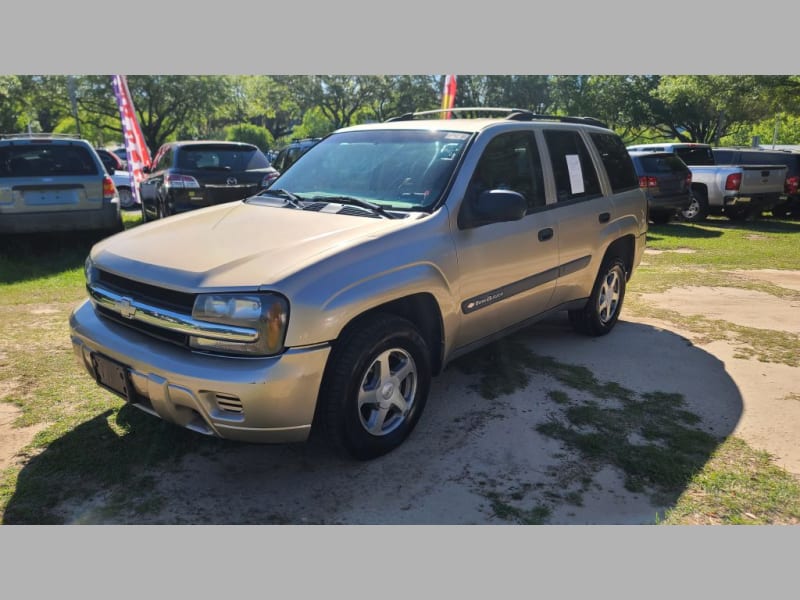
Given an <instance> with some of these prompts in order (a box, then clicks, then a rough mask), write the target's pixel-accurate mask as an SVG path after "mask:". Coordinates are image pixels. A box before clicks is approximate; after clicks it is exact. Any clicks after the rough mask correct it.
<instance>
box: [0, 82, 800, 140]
mask: <svg viewBox="0 0 800 600" xmlns="http://www.w3.org/2000/svg"><path fill="white" fill-rule="evenodd" d="M443 80H444V75H424V74H418V75H275V76H269V75H208V76H199V75H131V76H129V77H128V86H129V88H130V91H131V95H132V97H133V102H134V106H135V109H136V114H137V117H138V119H139V123H140V125H141V128H142V132H143V134H144V136H145V139H146V141H147V144H148V146H149V147H150V150H151V152H155V150H157V148H158V147H159V146H160V145H161V144H163V143H164V142H167V141H171V140H175V139H225V138H226V137H228V136H229V135H230V132H231V131H232V129H231V128H236V127H239V129H235V131H237V132H239V135H244V133H242V132H248V133H247V135H256V136H257V137H258V139H260V140H262V143H271V144H274V145H276V146H279V145H282V144H283V143H285V142H286V141H288V140H289V139H290V138H292V137H305V136H314V137H318V136H321V135H325V134H327V133H329V132H330V131H333V130H334V129H337V128H339V127H344V126H348V125H353V124H357V123H364V122H369V121H383V120H385V119H387V118H389V117H391V116H395V115H398V114H403V113H406V112H412V111H419V110H430V109H436V108H439V107H440V102H441V94H442V85H443ZM455 105H456V106H457V107H469V106H485V107H501V106H502V107H509V108H523V109H528V110H532V111H534V112H537V113H550V114H570V115H580V116H591V117H596V118H598V119H600V120H601V121H603V122H605V123H607V124H608V125H609V127H611V128H612V129H614V130H616V131H617V132H618V133H620V135H621V136H622V137H623V139H624V140H625V141H626V142H634V141H668V140H675V141H695V142H709V143H716V144H722V143H734V142H735V143H742V140H749V139H750V138H751V137H752V136H753V135H759V136H761V138H762V139H764V138H765V137H768V138H769V140H768V141H772V138H773V137H774V135H772V134H771V133H770V132H773V131H778V130H779V129H780V131H781V134H780V140H781V142H780V143H788V144H795V143H800V140H798V139H797V135H798V134H800V131H798V127H797V120H798V118H800V77H798V76H790V75H769V76H767V75H764V76H762V75H627V76H626V75H475V74H469V75H459V76H458V87H457V92H456V101H455ZM776 120H777V121H776ZM776 122H777V124H778V125H781V124H783V127H782V128H780V127H778V128H776ZM246 126H252V127H255V128H257V129H248V128H247V127H246ZM27 130H31V131H71V132H78V133H80V134H81V135H82V136H83V137H85V138H87V139H89V140H90V141H92V142H94V143H96V144H103V145H105V144H109V143H113V142H120V141H121V140H122V127H121V123H120V118H119V111H118V108H117V105H116V101H115V99H114V94H113V91H112V87H111V77H110V76H107V75H102V76H101V75H76V76H64V75H58V76H51V75H3V76H0V131H3V132H13V131H27ZM256 132H258V133H256Z"/></svg>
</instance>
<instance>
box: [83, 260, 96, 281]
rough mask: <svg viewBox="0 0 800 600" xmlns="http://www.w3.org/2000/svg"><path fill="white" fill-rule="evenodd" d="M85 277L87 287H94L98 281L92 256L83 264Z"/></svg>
mask: <svg viewBox="0 0 800 600" xmlns="http://www.w3.org/2000/svg"><path fill="white" fill-rule="evenodd" d="M83 275H84V277H86V285H92V284H93V283H94V282H95V281H96V280H97V269H96V268H95V266H94V263H93V262H92V258H91V257H90V256H87V257H86V261H85V262H84V263H83Z"/></svg>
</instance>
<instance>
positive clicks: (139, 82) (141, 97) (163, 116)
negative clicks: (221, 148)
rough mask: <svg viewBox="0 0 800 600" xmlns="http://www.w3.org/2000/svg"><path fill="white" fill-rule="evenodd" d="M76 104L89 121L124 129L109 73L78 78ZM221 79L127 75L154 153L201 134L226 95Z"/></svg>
mask: <svg viewBox="0 0 800 600" xmlns="http://www.w3.org/2000/svg"><path fill="white" fill-rule="evenodd" d="M81 79H82V81H81V84H80V86H79V90H78V105H79V106H80V108H81V114H84V113H86V114H87V115H91V116H90V117H88V118H87V122H92V123H94V124H96V125H98V126H102V127H107V128H109V129H110V130H112V131H114V132H119V133H121V132H122V123H121V121H120V118H119V109H118V107H117V103H116V100H115V98H114V93H113V89H112V87H111V77H110V76H104V77H85V78H81ZM227 85H228V82H227V81H226V78H225V77H222V76H195V75H131V76H129V77H128V88H129V89H130V92H131V97H132V99H133V105H134V107H135V109H136V116H137V119H138V120H139V125H140V126H141V128H142V134H143V135H144V138H145V141H146V143H147V145H148V147H149V149H150V152H151V153H154V152H155V151H156V150H157V149H158V148H159V147H160V146H161V145H162V144H163V143H165V142H167V141H169V140H171V139H177V138H182V139H186V138H205V137H207V134H208V132H209V131H210V129H211V123H212V121H213V118H212V117H213V115H214V113H215V112H216V111H217V109H218V108H219V106H220V105H222V104H223V103H224V102H225V100H226V99H227V98H228V95H227V91H228V90H227Z"/></svg>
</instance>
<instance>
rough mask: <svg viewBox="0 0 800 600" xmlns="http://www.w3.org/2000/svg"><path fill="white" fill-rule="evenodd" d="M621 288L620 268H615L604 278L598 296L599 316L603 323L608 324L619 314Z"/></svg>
mask: <svg viewBox="0 0 800 600" xmlns="http://www.w3.org/2000/svg"><path fill="white" fill-rule="evenodd" d="M621 288H622V278H621V277H620V274H619V269H617V268H613V269H611V270H610V271H609V272H608V273H606V276H605V277H604V278H603V282H602V284H601V285H600V295H599V296H598V298H597V317H598V318H599V319H600V322H601V323H602V324H603V325H607V324H608V323H609V322H610V321H611V320H612V319H613V318H614V315H616V314H617V308H618V307H619V297H620V290H621Z"/></svg>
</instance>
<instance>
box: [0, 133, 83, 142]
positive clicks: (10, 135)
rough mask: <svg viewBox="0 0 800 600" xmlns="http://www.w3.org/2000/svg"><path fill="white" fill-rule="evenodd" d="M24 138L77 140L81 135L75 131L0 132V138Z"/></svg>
mask: <svg viewBox="0 0 800 600" xmlns="http://www.w3.org/2000/svg"><path fill="white" fill-rule="evenodd" d="M25 138H36V139H51V138H57V139H68V140H79V139H81V136H79V135H78V134H77V133H0V139H25Z"/></svg>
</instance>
